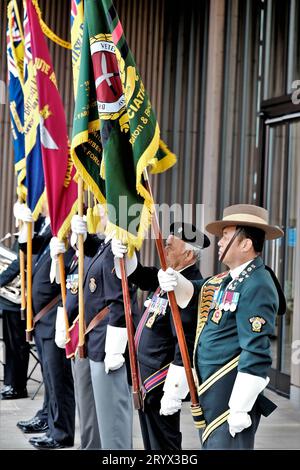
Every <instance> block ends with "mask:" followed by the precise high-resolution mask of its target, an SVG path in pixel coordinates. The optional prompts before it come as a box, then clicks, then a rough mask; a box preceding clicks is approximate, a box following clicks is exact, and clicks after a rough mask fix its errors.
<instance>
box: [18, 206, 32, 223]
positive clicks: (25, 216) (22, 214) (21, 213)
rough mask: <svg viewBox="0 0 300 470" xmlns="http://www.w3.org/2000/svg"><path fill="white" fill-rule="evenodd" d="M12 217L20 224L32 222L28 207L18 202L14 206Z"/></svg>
mask: <svg viewBox="0 0 300 470" xmlns="http://www.w3.org/2000/svg"><path fill="white" fill-rule="evenodd" d="M14 216H15V218H16V219H18V220H21V221H22V222H33V217H32V213H31V210H30V209H29V207H27V206H26V204H24V203H21V202H18V201H17V202H15V204H14Z"/></svg>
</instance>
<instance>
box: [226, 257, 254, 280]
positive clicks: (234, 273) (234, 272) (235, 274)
mask: <svg viewBox="0 0 300 470" xmlns="http://www.w3.org/2000/svg"><path fill="white" fill-rule="evenodd" d="M253 259H254V258H253ZM253 259H251V260H250V261H247V262H246V263H243V264H241V265H240V266H237V267H236V268H234V269H231V270H230V275H231V277H232V279H236V278H237V277H239V275H240V274H241V272H242V271H244V269H245V267H246V266H248V264H250V263H252V261H253Z"/></svg>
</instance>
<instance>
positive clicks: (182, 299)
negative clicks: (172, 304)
mask: <svg viewBox="0 0 300 470" xmlns="http://www.w3.org/2000/svg"><path fill="white" fill-rule="evenodd" d="M177 276H178V277H177V286H175V288H174V293H175V297H176V302H177V304H178V306H179V307H180V308H185V307H187V306H188V304H189V302H190V300H191V298H192V297H193V294H194V286H193V284H192V283H191V281H189V280H188V279H187V278H186V277H184V276H183V275H182V274H181V273H178V272H177Z"/></svg>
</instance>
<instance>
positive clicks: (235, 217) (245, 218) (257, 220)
mask: <svg viewBox="0 0 300 470" xmlns="http://www.w3.org/2000/svg"><path fill="white" fill-rule="evenodd" d="M222 220H223V221H224V222H226V221H227V220H228V221H234V222H250V223H254V224H262V225H268V223H267V222H266V221H265V220H264V219H262V218H261V217H258V216H257V215H252V214H231V215H227V216H225V217H223V219H222Z"/></svg>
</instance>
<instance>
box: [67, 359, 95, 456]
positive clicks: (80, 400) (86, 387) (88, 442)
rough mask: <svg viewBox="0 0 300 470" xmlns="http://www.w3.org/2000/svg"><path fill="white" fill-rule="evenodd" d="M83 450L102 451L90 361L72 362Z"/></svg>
mask: <svg viewBox="0 0 300 470" xmlns="http://www.w3.org/2000/svg"><path fill="white" fill-rule="evenodd" d="M71 363H72V373H73V378H74V387H75V401H76V408H77V413H78V418H79V428H80V442H81V446H80V448H81V449H85V450H88V449H101V442H100V435H99V429H98V420H97V414H96V406H95V400H94V392H93V387H92V379H91V370H90V362H89V359H87V358H86V359H79V358H78V357H77V356H76V357H75V359H73V360H72V361H71Z"/></svg>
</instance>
